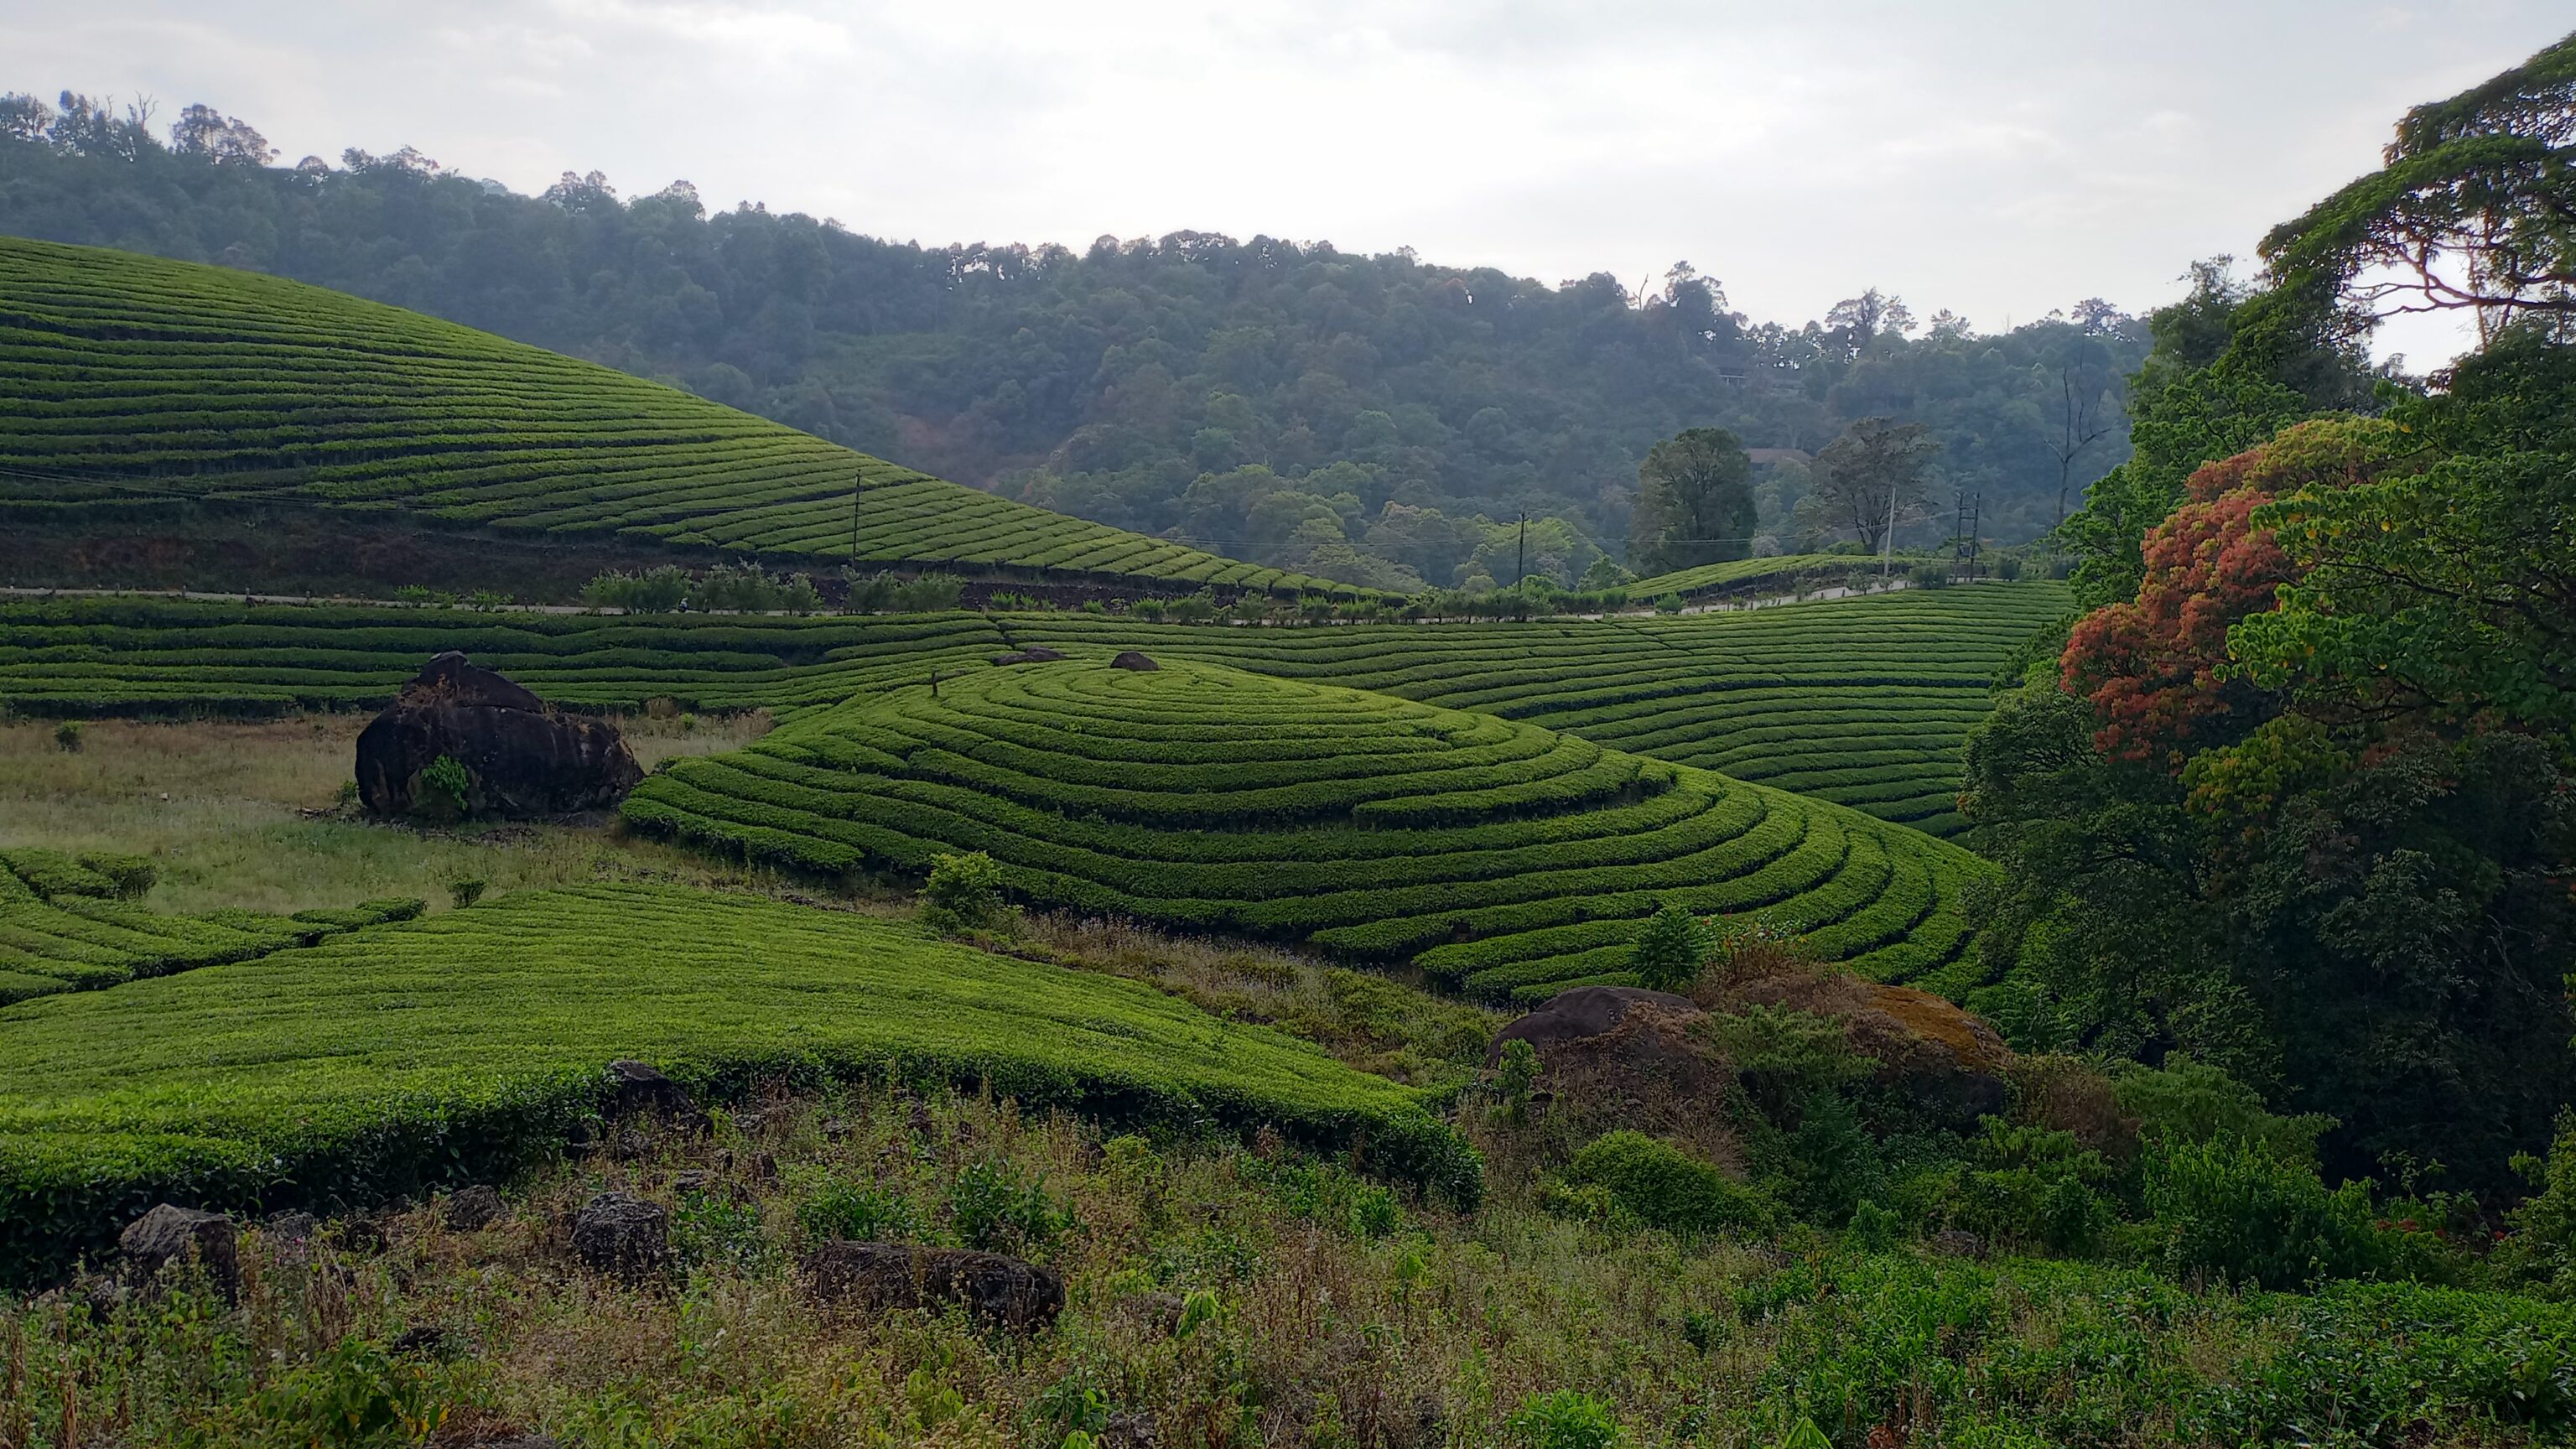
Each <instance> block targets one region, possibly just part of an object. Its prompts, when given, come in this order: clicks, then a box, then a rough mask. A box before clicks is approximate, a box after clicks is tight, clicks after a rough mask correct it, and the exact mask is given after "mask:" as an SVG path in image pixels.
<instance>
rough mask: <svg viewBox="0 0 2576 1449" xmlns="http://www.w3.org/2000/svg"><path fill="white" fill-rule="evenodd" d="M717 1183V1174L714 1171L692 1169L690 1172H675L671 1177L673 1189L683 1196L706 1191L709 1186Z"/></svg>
mask: <svg viewBox="0 0 2576 1449" xmlns="http://www.w3.org/2000/svg"><path fill="white" fill-rule="evenodd" d="M715 1185H716V1175H715V1174H714V1173H712V1172H701V1171H696V1170H692V1171H688V1172H681V1173H674V1174H672V1177H671V1191H673V1192H676V1193H679V1194H680V1195H682V1196H683V1197H685V1196H688V1195H690V1194H693V1193H701V1192H705V1191H706V1190H707V1189H708V1188H711V1187H713V1186H715Z"/></svg>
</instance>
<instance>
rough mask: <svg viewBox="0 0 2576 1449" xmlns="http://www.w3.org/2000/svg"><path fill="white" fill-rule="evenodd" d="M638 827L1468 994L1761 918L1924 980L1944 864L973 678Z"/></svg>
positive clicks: (1609, 789) (639, 810) (1392, 753)
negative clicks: (1702, 923)
mask: <svg viewBox="0 0 2576 1449" xmlns="http://www.w3.org/2000/svg"><path fill="white" fill-rule="evenodd" d="M625 808H626V816H627V819H628V820H629V821H631V822H633V823H634V824H636V825H638V826H641V827H644V828H647V829H651V830H656V831H661V832H665V833H669V834H673V835H677V836H680V837H683V838H689V839H695V840H698V841H701V842H706V843H711V844H715V845H718V846H720V847H723V848H727V849H733V850H740V851H743V852H746V853H750V854H754V855H762V856H769V857H774V858H778V859H781V860H785V861H789V862H793V863H795V864H797V865H799V866H802V867H805V868H807V869H814V870H824V871H842V870H849V869H853V868H857V867H862V866H869V867H892V868H895V869H899V870H906V871H919V870H922V869H924V868H926V867H927V866H928V865H929V864H930V861H931V857H932V856H933V855H935V854H937V853H939V852H942V851H959V850H982V851H986V852H988V853H990V854H991V855H992V856H993V858H994V859H995V860H996V861H997V862H998V863H999V864H1000V865H1001V866H1002V869H1003V872H1004V878H1005V882H1006V884H1007V885H1008V886H1009V887H1010V888H1011V889H1012V890H1014V891H1015V892H1017V893H1018V894H1020V895H1021V896H1024V897H1026V898H1028V899H1030V900H1033V901H1037V902H1040V903H1044V904H1047V905H1055V906H1068V907H1073V908H1078V909H1082V910H1090V911H1101V912H1107V913H1112V914H1118V915H1125V916H1132V917H1136V918H1139V919H1143V920H1147V921H1151V922H1154V923H1156V924H1158V925H1162V926H1166V927H1173V928H1179V929H1184V930H1214V931H1227V932H1247V933H1254V934H1263V935H1269V936H1273V937H1279V938H1285V939H1290V940H1296V941H1302V942H1308V943H1311V944H1313V945H1315V946H1317V947H1321V948H1324V949H1327V950H1330V951H1334V952H1337V953H1340V954H1343V955H1346V956H1352V957H1361V958H1372V959H1377V960H1407V959H1409V960H1414V961H1417V962H1419V963H1420V964H1421V965H1422V966H1423V967H1425V968H1426V969H1428V970H1431V971H1433V972H1435V973H1437V974H1439V975H1442V976H1444V977H1447V978H1450V979H1451V980H1454V981H1456V982H1458V983H1459V984H1461V985H1462V986H1464V987H1465V988H1466V989H1467V990H1469V991H1471V992H1474V993H1476V994H1479V995H1484V996H1491V997H1502V996H1512V995H1515V994H1518V995H1524V996H1527V995H1535V994H1543V993H1544V992H1547V991H1550V990H1554V989H1559V988H1561V987H1563V986H1565V985H1568V984H1572V983H1576V982H1582V981H1601V980H1607V981H1622V980H1627V979H1630V978H1629V977H1628V976H1627V975H1626V974H1625V973H1626V965H1627V955H1628V950H1629V946H1630V943H1631V942H1632V940H1633V939H1634V937H1635V935H1636V932H1637V929H1638V927H1639V925H1640V924H1641V923H1642V921H1643V919H1644V918H1645V917H1646V916H1648V915H1650V914H1652V913H1653V912H1654V910H1655V909H1656V908H1657V906H1658V905H1659V903H1661V902H1664V901H1671V902H1676V903H1679V904H1682V905H1685V906H1687V907H1688V908H1690V909H1692V910H1694V911H1698V912H1702V913H1709V912H1728V913H1743V912H1768V913H1771V914H1772V915H1774V916H1775V917H1776V918H1778V919H1779V920H1781V921H1782V922H1784V923H1794V925H1796V926H1797V927H1798V928H1800V929H1804V930H1807V931H1810V932H1812V933H1813V934H1812V935H1811V937H1810V940H1811V941H1812V943H1813V944H1814V945H1815V946H1816V948H1817V949H1818V950H1819V951H1820V952H1822V953H1823V954H1824V955H1826V956H1827V957H1829V958H1834V959H1848V960H1850V961H1851V962H1852V963H1853V964H1854V965H1855V966H1856V967H1857V968H1858V969H1860V970H1862V971H1865V972H1869V973H1871V974H1874V975H1878V976H1883V977H1890V978H1900V979H1901V978H1908V977H1913V976H1917V975H1920V974H1922V973H1924V972H1926V971H1928V970H1931V969H1933V968H1936V967H1938V966H1939V965H1941V964H1942V963H1944V962H1946V961H1947V960H1948V959H1949V958H1950V957H1951V956H1952V955H1953V954H1955V952H1956V951H1957V949H1958V947H1959V943H1960V941H1961V939H1962V936H1963V933H1964V928H1963V927H1962V925H1961V923H1960V920H1959V918H1958V915H1957V911H1956V898H1957V892H1958V890H1959V889H1960V888H1961V887H1962V886H1963V885H1964V884H1965V882H1966V881H1967V880H1968V879H1969V878H1970V877H1971V876H1972V875H1973V874H1974V873H1975V872H1976V871H1977V869H1978V867H1977V866H1976V864H1975V862H1974V861H1973V859H1972V858H1971V857H1969V856H1967V855H1966V854H1965V853H1964V852H1961V851H1958V850H1956V849H1954V848H1952V847H1949V846H1946V845H1942V844H1939V843H1938V842H1935V841H1931V840H1927V839H1925V838H1924V837H1923V836H1921V835H1918V834H1915V833H1912V832H1909V831H1902V830H1898V829H1896V828H1894V827H1891V826H1886V825H1882V824H1880V823H1879V822H1877V821H1874V820H1871V819H1869V818H1867V817H1866V816H1863V815H1860V814H1858V813H1856V812H1852V811H1848V810H1844V809H1841V808H1839V807H1836V806H1831V805H1821V804H1818V803H1816V802H1813V801H1808V800H1802V799H1800V798H1798V797H1797V796H1794V795H1789V794H1785V793H1783V792H1780V791H1777V790H1770V789H1765V788H1763V787H1760V786H1754V785H1746V784H1741V783H1738V782H1736V781H1733V780H1729V779H1726V778H1725V777H1723V776H1720V775H1716V774H1712V773H1710V772H1708V771H1704V770H1695V769H1688V768H1683V767H1679V766H1674V765H1669V764H1665V763H1663V762H1661V761H1656V760H1649V759H1645V758H1643V757H1640V756H1636V755H1630V754H1623V753H1621V752H1618V751H1615V750H1606V749H1603V748H1602V747H1600V746H1599V745H1597V744H1594V743H1592V742H1590V741H1587V740H1583V739H1580V738H1578V737H1575V736H1571V735H1563V734H1558V733H1555V732H1553V731H1549V730H1543V729H1539V728H1536V727H1534V726H1531V725H1526V724H1518V723H1514V722H1512V721H1508V720H1504V719H1500V718H1497V717H1495V716H1492V715H1479V714H1469V713H1464V712H1461V711H1456V710H1445V709H1437V708H1433V707H1430V706H1427V705H1420V704H1414V703H1410V702H1408V701H1404V700H1399V699H1396V698H1393V697H1391V696H1388V695H1382V694H1366V693H1361V692H1359V691H1356V690H1348V689H1338V688H1333V687H1330V686H1325V685H1315V684H1303V683H1297V682H1292V681H1286V680H1279V679H1272V678H1268V677H1265V676H1262V675H1256V674H1249V673H1245V672H1242V671H1240V670H1234V669H1227V668H1223V667H1220V666H1215V665H1207V664H1187V663H1182V662H1179V661H1177V660H1167V661H1165V665H1164V667H1163V668H1162V669H1160V670H1158V671H1153V672H1138V671H1131V670H1125V669H1119V668H1115V667H1112V666H1110V665H1107V664H1104V663H1101V662H1097V661H1076V660H1067V661H1064V662H1060V663H1042V664H1034V665H1017V666H1011V667H1008V668H998V669H988V670H984V671H980V672H978V673H974V674H970V675H966V676H964V677H962V678H959V679H957V680H954V681H952V682H950V683H948V684H947V685H946V686H945V687H943V688H941V689H940V690H938V691H937V692H933V691H932V690H931V689H930V688H928V687H915V688H907V689H902V690H898V691H895V692H893V693H892V694H889V695H885V696H881V697H877V698H873V699H865V700H859V701H854V702H852V703H850V704H848V705H844V706H840V707H837V708H833V709H828V710H820V711H815V712H812V713H809V714H807V715H805V716H803V717H801V718H800V719H799V720H798V721H797V722H796V723H794V724H792V725H790V726H788V727H785V728H782V729H780V730H777V731H775V732H773V733H772V734H770V735H769V736H767V737H766V738H764V739H762V740H761V741H760V742H759V743H757V744H755V745H753V746H752V747H750V748H749V749H747V750H743V751H740V752H737V753H734V754H730V755H722V756H705V757H699V758H694V759H687V760H678V761H674V762H672V763H671V764H670V766H669V767H668V768H666V769H664V770H662V771H660V772H658V773H656V774H655V775H653V776H652V777H650V778H648V779H647V780H646V781H645V782H644V784H643V785H642V786H640V787H639V788H638V789H637V790H636V792H635V794H634V795H633V796H632V797H631V798H630V799H629V800H628V802H627V804H626V807H625Z"/></svg>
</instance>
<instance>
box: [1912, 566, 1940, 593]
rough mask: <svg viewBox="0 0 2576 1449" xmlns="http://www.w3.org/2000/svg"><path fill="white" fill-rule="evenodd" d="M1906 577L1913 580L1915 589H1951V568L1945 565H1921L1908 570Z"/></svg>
mask: <svg viewBox="0 0 2576 1449" xmlns="http://www.w3.org/2000/svg"><path fill="white" fill-rule="evenodd" d="M1905 577H1906V578H1908V579H1910V580H1912V581H1913V584H1914V587H1916V588H1918V589H1946V588H1948V587H1950V566H1949V565H1948V564H1945V563H1919V564H1916V565H1915V566H1914V567H1912V568H1910V569H1907V570H1906V571H1905Z"/></svg>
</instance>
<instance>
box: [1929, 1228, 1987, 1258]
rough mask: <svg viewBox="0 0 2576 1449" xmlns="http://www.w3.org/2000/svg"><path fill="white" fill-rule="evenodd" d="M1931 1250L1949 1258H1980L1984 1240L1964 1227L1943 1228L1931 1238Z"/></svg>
mask: <svg viewBox="0 0 2576 1449" xmlns="http://www.w3.org/2000/svg"><path fill="white" fill-rule="evenodd" d="M1931 1247H1932V1251H1933V1252H1936V1253H1939V1254H1942V1255H1943V1256H1945V1257H1951V1258H1982V1257H1984V1256H1985V1255H1986V1240H1985V1239H1983V1238H1981V1237H1978V1236H1977V1235H1976V1234H1974V1233H1972V1232H1969V1231H1968V1230H1967V1229H1965V1228H1943V1229H1942V1230H1941V1231H1939V1232H1937V1233H1934V1234H1933V1235H1932V1239H1931Z"/></svg>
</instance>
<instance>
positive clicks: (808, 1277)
mask: <svg viewBox="0 0 2576 1449" xmlns="http://www.w3.org/2000/svg"><path fill="white" fill-rule="evenodd" d="M803 1274H804V1278H805V1284H806V1287H807V1289H808V1290H809V1291H811V1292H812V1293H813V1295H814V1296H815V1297H816V1298H817V1299H819V1300H821V1301H823V1302H826V1303H845V1302H846V1303H853V1304H856V1305H858V1306H859V1307H862V1308H866V1309H868V1310H870V1311H872V1312H878V1313H883V1312H886V1311H888V1310H890V1309H896V1308H938V1307H941V1306H943V1305H945V1304H951V1303H955V1304H960V1305H963V1306H964V1307H965V1309H966V1310H967V1311H968V1312H969V1313H972V1314H974V1315H975V1317H976V1318H978V1319H980V1320H981V1321H983V1322H985V1323H987V1324H994V1325H998V1326H1001V1327H1006V1328H1042V1327H1045V1326H1046V1325H1048V1324H1050V1323H1053V1322H1055V1317H1056V1315H1057V1314H1058V1313H1061V1312H1062V1311H1064V1275H1063V1274H1061V1273H1058V1272H1057V1271H1056V1270H1054V1269H1053V1268H1046V1267H1040V1266H1039V1265H1037V1264H1035V1263H1028V1262H1023V1261H1021V1260H1020V1259H1018V1258H1013V1257H1007V1256H1005V1255H1003V1254H1000V1253H976V1252H969V1251H967V1250H965V1249H963V1248H923V1247H916V1246H914V1245H912V1244H909V1243H850V1242H833V1243H825V1244H824V1245H823V1246H821V1247H819V1248H817V1249H815V1250H814V1251H813V1252H812V1253H809V1254H807V1255H806V1258H805V1261H804V1264H803Z"/></svg>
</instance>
